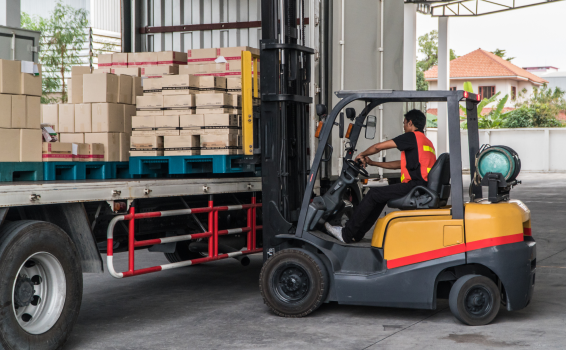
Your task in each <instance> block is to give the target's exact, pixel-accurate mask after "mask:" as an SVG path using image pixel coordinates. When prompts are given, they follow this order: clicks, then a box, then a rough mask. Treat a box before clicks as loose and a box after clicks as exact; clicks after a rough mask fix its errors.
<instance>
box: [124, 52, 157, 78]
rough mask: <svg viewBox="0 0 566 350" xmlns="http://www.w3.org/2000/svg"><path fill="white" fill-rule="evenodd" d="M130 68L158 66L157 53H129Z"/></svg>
mask: <svg viewBox="0 0 566 350" xmlns="http://www.w3.org/2000/svg"><path fill="white" fill-rule="evenodd" d="M130 66H131V67H148V66H157V52H134V53H128V67H130ZM142 75H143V73H142Z"/></svg>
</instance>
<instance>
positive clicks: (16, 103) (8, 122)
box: [0, 59, 42, 162]
mask: <svg viewBox="0 0 566 350" xmlns="http://www.w3.org/2000/svg"><path fill="white" fill-rule="evenodd" d="M40 96H41V67H40V66H39V67H38V65H35V64H34V63H33V62H25V61H11V60H3V59H0V106H1V108H0V149H2V152H0V162H41V140H42V132H41V125H40V124H41V114H40V113H41V109H40V103H41V100H40V99H41V97H40Z"/></svg>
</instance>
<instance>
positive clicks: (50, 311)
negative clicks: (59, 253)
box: [12, 252, 67, 334]
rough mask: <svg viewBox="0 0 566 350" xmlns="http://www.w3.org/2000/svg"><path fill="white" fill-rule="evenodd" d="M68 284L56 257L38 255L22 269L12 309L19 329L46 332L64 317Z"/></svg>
mask: <svg viewBox="0 0 566 350" xmlns="http://www.w3.org/2000/svg"><path fill="white" fill-rule="evenodd" d="M66 285H67V282H66V279H65V271H64V270H63V266H61V263H60V262H59V260H57V258H56V257H55V256H53V255H52V254H49V253H46V252H39V253H35V254H33V255H31V256H30V257H28V258H27V259H26V260H25V262H24V263H23V264H22V266H20V269H19V270H18V274H17V275H16V278H15V280H14V286H13V289H12V309H13V310H14V315H15V316H16V319H17V320H18V323H19V324H20V326H21V327H22V328H23V329H24V330H25V331H26V332H28V333H30V334H42V333H45V332H47V331H48V330H49V329H51V327H53V325H54V324H55V322H57V320H58V319H59V316H61V312H62V311H63V306H64V305H65V297H66V294H67V288H66Z"/></svg>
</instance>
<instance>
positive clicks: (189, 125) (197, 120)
mask: <svg viewBox="0 0 566 350" xmlns="http://www.w3.org/2000/svg"><path fill="white" fill-rule="evenodd" d="M179 127H180V128H181V130H180V131H181V132H180V133H179V134H180V135H201V134H203V133H204V132H205V129H204V114H193V115H180V116H179Z"/></svg>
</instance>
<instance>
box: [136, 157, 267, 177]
mask: <svg viewBox="0 0 566 350" xmlns="http://www.w3.org/2000/svg"><path fill="white" fill-rule="evenodd" d="M243 157H244V156H243V155H209V156H157V157H149V156H148V157H130V173H131V174H132V175H133V176H134V177H150V178H156V177H164V176H165V177H179V176H182V175H192V174H218V175H221V174H246V175H247V176H260V173H259V168H258V167H257V166H256V165H255V164H241V163H240V162H239V160H240V159H242V158H243Z"/></svg>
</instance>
